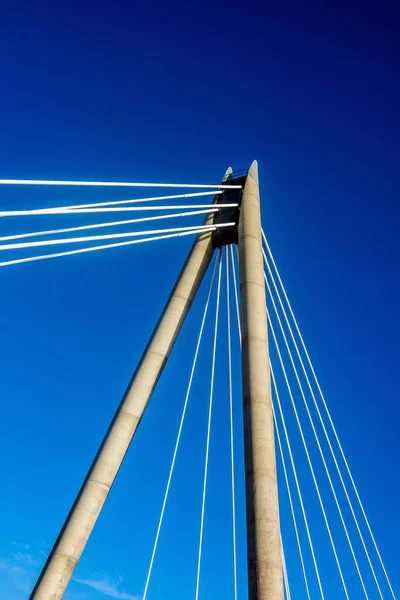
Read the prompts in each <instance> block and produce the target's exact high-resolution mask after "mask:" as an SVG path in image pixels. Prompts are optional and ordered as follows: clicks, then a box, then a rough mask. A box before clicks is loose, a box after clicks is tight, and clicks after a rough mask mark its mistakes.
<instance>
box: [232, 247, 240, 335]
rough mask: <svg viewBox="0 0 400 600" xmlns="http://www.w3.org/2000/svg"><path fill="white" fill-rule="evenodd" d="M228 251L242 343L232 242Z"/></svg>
mask: <svg viewBox="0 0 400 600" xmlns="http://www.w3.org/2000/svg"><path fill="white" fill-rule="evenodd" d="M230 251H231V264H232V274H233V289H234V290H235V304H236V317H237V323H238V330H239V341H240V345H242V331H241V327H240V311H239V294H238V289H237V288H238V285H237V280H236V267H235V261H234V258H233V248H232V244H231V245H230Z"/></svg>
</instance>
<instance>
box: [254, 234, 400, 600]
mask: <svg viewBox="0 0 400 600" xmlns="http://www.w3.org/2000/svg"><path fill="white" fill-rule="evenodd" d="M261 232H262V236H263V239H264V242H265V245H266V247H267V250H268V253H269V256H270V258H271V261H272V264H273V266H274V269H275V272H276V275H277V277H278V281H279V283H280V286H281V288H282V292H283V294H284V297H285V300H286V303H287V305H288V308H289V311H290V314H291V317H292V319H293V322H294V325H295V327H296V330H297V334H298V336H299V339H300V341H301V344H302V347H303V350H304V353H305V355H306V358H307V361H308V364H309V366H310V369H311V372H312V374H313V377H314V380H315V383H316V385H317V388H318V392H319V394H320V396H321V399H322V403H323V406H324V408H325V411H326V414H327V416H328V420H329V423H330V425H331V427H332V431H333V433H334V436H335V439H336V442H337V444H338V447H339V450H340V453H341V456H342V459H343V462H344V464H345V466H346V470H347V473H348V475H349V478H350V481H351V483H352V486H353V489H354V492H355V494H356V497H357V500H358V503H359V506H360V508H361V511H362V514H363V517H364V520H365V523H366V525H367V528H368V531H369V534H370V536H371V539H372V542H373V544H374V548H375V551H376V553H377V556H378V559H379V561H380V564H381V567H382V570H383V573H384V575H385V578H386V582H387V584H388V587H389V589H390V592H391V594H392V597H393V599H394V600H396V597H395V595H394V592H393V588H392V586H391V583H390V580H389V576H388V574H387V572H386V569H385V566H384V563H383V560H382V557H381V555H380V552H379V550H378V546H377V544H376V541H375V537H374V535H373V533H372V529H371V526H370V524H369V521H368V518H367V515H366V513H365V510H364V506H363V504H362V502H361V498H360V496H359V493H358V490H357V487H356V484H355V481H354V479H353V476H352V474H351V471H350V467H349V465H348V462H347V459H346V456H345V454H344V451H343V448H342V445H341V443H340V440H339V436H338V434H337V432H336V428H335V426H334V423H333V420H332V417H331V414H330V412H329V409H328V405H327V403H326V400H325V396H324V394H323V392H322V389H321V387H320V384H319V381H318V378H317V375H316V373H315V370H314V367H313V364H312V362H311V358H310V356H309V354H308V351H307V347H306V345H305V342H304V339H303V336H302V335H301V332H300V328H299V326H298V323H297V319H296V317H295V315H294V312H293V309H292V306H291V304H290V301H289V298H288V296H287V293H286V290H285V287H284V285H283V282H282V279H281V277H280V274H279V271H278V268H277V266H276V263H275V260H274V257H273V255H272V252H271V249H270V247H269V245H268V242H267V239H266V236H265V233H264V231H263V230H261ZM270 273H271V276H272V279H273V275H272V271H271V270H270ZM273 281H274V279H273ZM278 297H279V293H278ZM284 313H285V311H284ZM285 314H286V313H285ZM301 362H302V361H301ZM303 370H304V371H305V367H304V366H303ZM306 377H307V376H306ZM307 382H308V377H307ZM309 387H310V390H311V386H310V384H309ZM311 393H312V397H313V401H314V404H315V406H316V409H317V412H318V415H319V417H320V420H321V423H323V419H322V416H321V415H320V411H319V407H318V403H317V401H316V399H315V396H314V394H313V392H311ZM323 428H324V432H325V435H326V438H327V441H328V444H329V448H330V450H331V453H332V456H333V458H334V462H335V465H336V468H337V470H338V474H339V477H340V480H341V483H342V486H343V489H344V492H345V495H346V498H347V501H348V503H349V506H350V509H351V513H352V516H353V519H354V521H355V524H356V526H357V531H358V533H359V536H360V539H361V542H362V545H363V548H364V552H365V554H366V556H367V559H368V563H369V566H370V568H371V571H372V574H373V577H374V580H375V583H376V586H377V588H378V591H379V594H380V596H381V598H382V600H383V595H382V592H381V589H380V587H379V583H378V580H377V577H376V574H375V570H374V568H373V565H372V562H371V559H370V556H369V553H368V550H367V547H366V544H365V542H364V538H363V535H362V532H361V529H360V527H359V524H358V520H357V517H356V515H355V512H354V509H353V505H352V502H351V500H350V497H349V494H348V492H347V487H346V485H345V482H344V480H343V477H342V473H341V470H340V467H339V465H338V463H337V460H336V455H335V453H334V451H333V448H332V446H331V442H330V438H329V435H328V433H327V431H326V429H325V425H324V424H323Z"/></svg>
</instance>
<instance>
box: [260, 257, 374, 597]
mask: <svg viewBox="0 0 400 600" xmlns="http://www.w3.org/2000/svg"><path fill="white" fill-rule="evenodd" d="M263 255H264V262H265V264H266V266H267V268H268V271H269V274H270V277H271V280H272V283H273V285H274V288H275V292H276V295H277V297H278V300H279V303H280V306H281V309H282V312H283V315H284V318H285V321H286V324H287V326H288V329H289V332H290V335H291V338H292V341H293V344H294V347H295V349H296V353H297V356H298V358H299V361H300V364H301V366H302V370H303V373H304V376H305V378H306V381H307V384H308V388H309V390H310V392H311V396H312V398H313V402H314V406H315V408H316V410H317V413H318V416H319V420H320V422H321V425H322V428H323V431H324V434H325V438H326V440H327V442H328V446H329V449H330V452H331V455H332V458H333V460H334V463H335V466H336V470H337V472H338V474H339V478H340V481H341V484H342V487H343V490H344V492H345V495H346V498H347V502H348V504H349V506H350V510H351V513H352V516H353V519H354V521H355V524H356V527H357V530H358V534H359V536H360V539H361V542H362V545H363V548H364V552H365V554H366V556H367V559H368V563H369V566H370V569H371V571H372V575H373V577H374V580H375V584H376V586H377V588H378V592H379V595H380V597H381V599H382V600H383V595H382V592H381V589H380V586H379V583H378V579H377V577H376V574H375V570H374V567H373V565H372V562H371V559H370V556H369V553H368V549H367V547H366V544H365V542H364V538H363V535H362V532H361V529H360V527H359V524H358V520H357V517H356V515H355V512H354V509H353V505H352V502H351V500H350V497H349V495H348V492H347V488H346V484H345V482H344V480H343V477H342V473H341V470H340V467H339V464H338V462H337V460H336V456H335V452H334V450H333V448H332V444H331V441H330V438H329V435H328V432H327V430H326V427H325V423H324V421H323V418H322V415H321V413H320V410H319V407H318V403H317V400H316V398H315V395H314V391H313V388H312V386H311V382H310V380H309V378H308V375H307V371H306V369H305V365H304V363H303V360H302V358H301V354H300V351H299V348H298V346H297V343H296V339H295V337H294V334H293V331H292V328H291V325H290V322H289V320H288V317H287V314H286V310H285V307H284V305H283V303H282V299H281V296H280V293H279V290H278V288H277V285H276V282H275V278H274V276H273V273H272V271H271V268H270V266H269V263H268V260H267V257H266V255H265V252H264V250H263ZM267 285H268V283H267ZM268 289H269V285H268ZM269 292H270V295H271V299H272V302H273V304H274V309H275V313H276V314H277V316H278V313H277V308H276V306H275V302H274V300H273V298H272V294H271V290H270V289H269ZM278 320H279V323H280V326H281V330H282V324H281V322H280V319H279V316H278ZM282 331H283V330H282ZM283 335H284V337H285V334H283ZM286 347H287V348H288V345H287V343H286ZM288 352H289V355H290V356H291V352H290V350H289V348H288ZM291 361H292V365H293V366H294V363H293V359H292V357H291ZM294 370H295V373H296V377H297V381H298V382H299V379H298V376H297V371H296V367H294ZM299 386H300V389H301V392H302V396H303V400H304V402H305V405H306V409H307V412H308V416H309V418H310V421H311V425H312V428H313V431H314V435H315V436H316V439H317V434H316V432H315V428H314V424H313V421H312V417H311V415H310V412H309V409H308V405H307V401H306V400H305V397H304V393H303V391H302V386H301V384H300V383H299ZM317 444H318V447H319V449H320V453H321V456H322V460H323V462H324V466H325V470H326V472H327V475H328V479H329V482H330V484H331V489H332V492H333V495H334V498H335V502H336V506H337V508H338V511H339V515H340V518H341V521H342V525H343V527H344V530H345V533H346V537H347V541H348V543H349V546H350V550H351V553H352V556H353V560H354V563H355V565H356V568H357V572H358V575H359V578H360V581H361V585H362V587H363V590H364V594H365V596H366V597H367V598H368V595H367V592H366V589H365V585H364V581H363V579H362V576H361V572H360V569H359V566H358V563H357V560H356V557H355V554H354V550H353V546H352V544H351V541H350V538H349V534H348V531H347V527H346V525H345V521H344V518H343V515H342V512H341V509H340V506H339V503H338V500H337V497H336V493H335V491H334V489H333V484H332V483H331V479H330V476H329V473H328V469H327V466H326V463H325V459H324V457H323V454H322V449H321V447H320V444H319V441H318V439H317Z"/></svg>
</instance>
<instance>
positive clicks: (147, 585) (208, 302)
mask: <svg viewBox="0 0 400 600" xmlns="http://www.w3.org/2000/svg"><path fill="white" fill-rule="evenodd" d="M217 262H218V261H217V260H215V262H214V267H213V271H212V275H211V280H210V285H209V288H208V294H207V299H206V303H205V306H204V311H203V318H202V321H201V326H200V331H199V335H198V338H197V345H196V350H195V353H194V358H193V363H192V368H191V371H190V377H189V383H188V387H187V390H186V396H185V402H184V404H183V409H182V415H181V420H180V423H179V429H178V434H177V437H176V442H175V448H174V453H173V456H172V461H171V466H170V470H169V475H168V480H167V486H166V489H165V493H164V500H163V504H162V508H161V513H160V518H159V521H158V526H157V532H156V537H155V540H154V545H153V551H152V554H151V559H150V565H149V570H148V573H147V578H146V584H145V588H144V592H143V600H146V597H147V590H148V587H149V583H150V577H151V573H152V570H153V564H154V558H155V555H156V551H157V546H158V539H159V537H160V531H161V527H162V523H163V519H164V513H165V507H166V504H167V501H168V495H169V489H170V485H171V480H172V476H173V473H174V468H175V462H176V457H177V454H178V449H179V443H180V441H181V435H182V429H183V425H184V422H185V416H186V411H187V406H188V402H189V396H190V392H191V389H192V382H193V376H194V373H195V370H196V364H197V357H198V354H199V349H200V344H201V340H202V337H203V330H204V324H205V322H206V317H207V312H208V306H209V304H210V298H211V292H212V288H213V283H214V278H215V271H216V267H217Z"/></svg>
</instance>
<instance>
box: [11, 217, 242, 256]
mask: <svg viewBox="0 0 400 600" xmlns="http://www.w3.org/2000/svg"><path fill="white" fill-rule="evenodd" d="M233 225H235V223H234V222H232V223H220V224H219V225H218V228H219V227H232V226H233ZM215 229H217V226H216V225H192V226H188V227H172V228H169V229H150V230H147V231H133V232H132V231H130V232H128V233H108V234H105V235H91V236H84V237H72V238H62V239H53V240H40V241H38V242H17V243H14V244H0V252H1V251H4V250H21V249H24V248H40V247H42V246H59V245H61V244H77V243H82V242H92V241H99V240H114V239H117V238H128V237H139V236H141V235H145V236H147V235H163V234H165V233H179V232H182V231H187V232H191V231H196V232H201V231H210V230H212V231H214V230H215Z"/></svg>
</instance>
